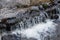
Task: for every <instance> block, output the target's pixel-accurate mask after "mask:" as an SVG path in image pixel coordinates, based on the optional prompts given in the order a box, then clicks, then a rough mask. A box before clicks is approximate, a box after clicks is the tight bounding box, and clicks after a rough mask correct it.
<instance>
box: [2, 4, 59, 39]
mask: <svg viewBox="0 0 60 40" xmlns="http://www.w3.org/2000/svg"><path fill="white" fill-rule="evenodd" d="M59 7H60V6H59V5H57V6H56V8H55V9H56V11H58V12H56V15H58V16H59V19H60V8H59ZM38 9H39V8H38ZM6 13H7V12H6ZM8 13H9V12H8ZM14 13H18V14H17V15H16V19H15V20H12V21H11V22H14V21H17V22H18V23H17V24H16V25H14V26H11V32H9V33H6V31H5V33H3V34H2V36H4V35H9V34H15V35H17V36H18V37H21V38H20V39H21V40H23V39H22V38H24V37H26V39H30V38H35V39H37V40H55V39H56V37H57V32H56V30H57V29H56V26H57V24H56V23H54V22H53V21H55V20H57V19H55V16H54V15H55V14H52V13H51V15H52V17H53V16H54V17H53V18H54V19H50V17H51V16H50V15H49V13H47V12H46V11H44V10H42V11H41V10H39V11H35V10H34V11H32V12H31V10H28V11H27V12H25V13H21V12H14ZM53 13H54V12H53ZM59 19H58V20H59ZM18 34H19V35H18ZM11 39H13V38H11ZM20 39H19V40H20ZM7 40H8V39H7ZM13 40H14V39H13Z"/></svg>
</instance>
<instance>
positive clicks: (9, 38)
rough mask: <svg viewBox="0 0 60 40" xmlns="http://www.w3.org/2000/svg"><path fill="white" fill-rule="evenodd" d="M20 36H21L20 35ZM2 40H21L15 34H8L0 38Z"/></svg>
mask: <svg viewBox="0 0 60 40" xmlns="http://www.w3.org/2000/svg"><path fill="white" fill-rule="evenodd" d="M20 36H21V35H20ZM1 39H2V40H20V39H21V38H20V37H18V36H17V35H15V34H13V35H12V34H10V35H4V36H2V38H1Z"/></svg>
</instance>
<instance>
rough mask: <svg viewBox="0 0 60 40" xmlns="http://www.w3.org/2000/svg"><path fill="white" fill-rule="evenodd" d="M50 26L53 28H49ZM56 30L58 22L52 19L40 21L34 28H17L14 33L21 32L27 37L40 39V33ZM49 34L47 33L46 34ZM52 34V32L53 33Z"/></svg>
mask: <svg viewBox="0 0 60 40" xmlns="http://www.w3.org/2000/svg"><path fill="white" fill-rule="evenodd" d="M48 28H50V29H51V30H49V29H48ZM46 31H49V32H55V31H56V24H55V23H53V22H52V21H51V20H47V23H39V24H36V25H34V26H33V27H32V28H28V29H21V30H16V31H14V32H12V33H15V34H16V33H19V34H21V35H22V36H23V37H24V36H25V37H27V38H31V37H32V38H36V39H38V40H41V38H40V33H41V32H44V33H45V32H46ZM46 35H48V34H47V33H46V34H45V36H46ZM51 35H52V34H51Z"/></svg>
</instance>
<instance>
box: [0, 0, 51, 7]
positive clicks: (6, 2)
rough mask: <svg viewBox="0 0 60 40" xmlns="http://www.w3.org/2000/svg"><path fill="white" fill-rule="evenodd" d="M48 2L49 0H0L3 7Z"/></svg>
mask: <svg viewBox="0 0 60 40" xmlns="http://www.w3.org/2000/svg"><path fill="white" fill-rule="evenodd" d="M41 2H42V3H47V2H48V3H50V0H0V4H2V6H3V7H7V8H15V7H16V6H17V7H22V6H24V7H26V6H30V5H38V4H40V3H41Z"/></svg>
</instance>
